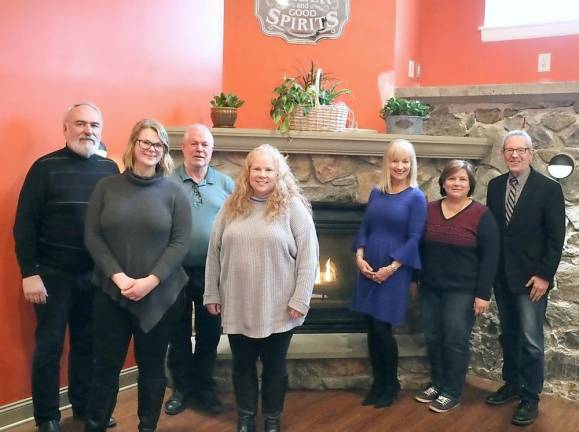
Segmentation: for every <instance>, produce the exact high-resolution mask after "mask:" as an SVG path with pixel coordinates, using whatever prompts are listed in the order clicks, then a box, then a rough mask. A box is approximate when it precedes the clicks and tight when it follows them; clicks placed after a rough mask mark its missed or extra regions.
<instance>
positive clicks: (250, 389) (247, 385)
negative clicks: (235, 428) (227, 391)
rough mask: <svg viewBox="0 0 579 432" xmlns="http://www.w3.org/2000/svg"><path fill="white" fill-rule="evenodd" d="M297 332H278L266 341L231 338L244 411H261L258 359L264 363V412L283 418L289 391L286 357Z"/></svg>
mask: <svg viewBox="0 0 579 432" xmlns="http://www.w3.org/2000/svg"><path fill="white" fill-rule="evenodd" d="M292 336H293V330H290V331H287V332H284V333H274V334H272V335H270V336H268V337H266V338H258V339H257V338H250V337H247V336H244V335H241V334H232V335H229V345H230V347H231V354H232V357H233V374H232V375H233V386H234V390H235V396H236V402H237V407H238V409H239V411H240V412H244V413H247V414H253V415H255V413H256V411H257V388H258V380H257V359H258V358H261V363H262V366H263V368H262V377H261V378H262V411H263V413H264V414H265V415H279V414H281V411H282V410H283V403H284V398H285V392H286V389H287V376H288V373H287V367H286V357H287V352H288V348H289V344H290V342H291V338H292Z"/></svg>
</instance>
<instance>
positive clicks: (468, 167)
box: [438, 159, 476, 196]
mask: <svg viewBox="0 0 579 432" xmlns="http://www.w3.org/2000/svg"><path fill="white" fill-rule="evenodd" d="M461 169H463V170H465V171H466V175H467V176H468V185H469V189H468V194H467V196H471V195H472V194H473V193H474V188H475V187H476V178H475V177H474V170H473V167H472V164H471V163H470V162H468V161H465V160H461V159H453V160H451V161H449V162H447V163H446V165H445V166H444V169H443V170H442V172H441V173H440V177H438V185H439V186H440V195H442V196H446V191H445V190H444V187H443V185H444V182H445V181H446V179H447V178H449V177H450V176H451V175H452V174H454V173H455V172H457V171H458V170H461Z"/></svg>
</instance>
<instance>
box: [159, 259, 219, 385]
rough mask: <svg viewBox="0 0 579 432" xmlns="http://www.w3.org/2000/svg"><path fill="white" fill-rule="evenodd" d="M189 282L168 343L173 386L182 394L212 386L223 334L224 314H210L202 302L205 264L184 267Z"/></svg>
mask: <svg viewBox="0 0 579 432" xmlns="http://www.w3.org/2000/svg"><path fill="white" fill-rule="evenodd" d="M185 271H186V272H187V274H188V276H189V282H188V283H187V285H185V287H184V289H183V292H184V302H183V303H182V307H181V311H180V312H179V317H178V318H177V319H176V320H175V324H174V326H173V331H172V332H171V340H170V347H169V355H168V358H167V365H168V367H169V371H170V372H171V377H172V378H173V386H174V387H175V389H176V390H178V391H180V392H181V393H183V394H191V393H192V392H193V391H194V390H197V391H203V390H209V389H213V388H214V387H215V381H214V379H213V370H214V369H215V360H216V358H217V345H218V344H219V338H220V337H221V316H220V315H211V314H210V313H209V312H208V311H207V309H206V308H205V307H204V306H203V294H204V292H205V267H185ZM193 305H194V306H195V323H194V324H195V352H194V353H193V352H192V349H193V348H192V344H191V327H192V325H193V322H192V315H193Z"/></svg>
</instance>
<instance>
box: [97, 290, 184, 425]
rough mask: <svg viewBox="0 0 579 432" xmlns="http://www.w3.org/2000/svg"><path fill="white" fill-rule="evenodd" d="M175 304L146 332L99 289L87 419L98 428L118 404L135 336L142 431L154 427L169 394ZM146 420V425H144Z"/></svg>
mask: <svg viewBox="0 0 579 432" xmlns="http://www.w3.org/2000/svg"><path fill="white" fill-rule="evenodd" d="M180 299H181V296H180V297H179V299H178V300H177V301H176V302H175V304H174V305H173V306H172V307H171V308H170V309H169V310H168V311H167V313H165V316H164V317H163V318H162V319H161V321H159V323H157V325H155V327H153V328H152V329H151V330H150V331H149V332H148V333H144V332H143V331H142V330H141V328H140V326H139V323H138V320H137V318H136V317H135V316H134V315H132V314H131V313H130V312H129V311H128V310H126V309H124V308H122V307H121V306H119V304H118V303H116V302H114V301H113V300H112V299H111V298H110V297H109V296H108V295H106V294H104V293H103V292H102V291H100V290H98V291H97V292H96V294H95V299H94V334H95V344H94V353H95V355H94V377H93V381H92V383H91V389H90V395H89V404H88V408H87V419H89V421H91V422H92V424H93V425H94V430H102V428H103V426H104V425H106V422H107V421H108V419H109V417H110V415H111V414H112V411H113V409H114V406H115V403H116V396H117V393H118V389H119V373H120V371H121V368H122V366H123V363H124V361H125V357H126V355H127V350H128V348H129V342H130V340H131V336H133V338H134V353H135V359H136V361H137V366H138V367H139V378H138V386H139V387H138V393H139V401H138V414H139V419H140V424H141V425H140V426H139V430H141V429H142V426H143V425H144V426H146V427H145V428H144V429H147V430H148V429H154V427H156V424H157V420H158V417H159V413H160V410H161V404H162V402H163V396H164V393H165V384H166V378H165V369H164V363H165V355H166V354H167V345H168V343H169V335H170V332H171V329H172V325H173V320H174V317H175V313H176V311H177V304H178V302H179V301H180ZM144 423H146V424H144Z"/></svg>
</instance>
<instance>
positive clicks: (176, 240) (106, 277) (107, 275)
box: [85, 171, 191, 332]
mask: <svg viewBox="0 0 579 432" xmlns="http://www.w3.org/2000/svg"><path fill="white" fill-rule="evenodd" d="M190 236H191V209H190V206H189V201H188V198H187V196H186V195H185V192H184V191H183V190H182V188H181V187H180V186H179V185H178V184H176V183H174V182H172V181H170V180H169V179H168V178H166V177H162V176H160V175H157V176H155V177H152V178H141V177H138V176H135V175H134V174H132V173H130V172H129V171H125V172H124V173H123V174H120V175H116V176H112V177H108V178H105V179H103V180H102V181H100V182H99V183H98V184H97V186H96V188H95V190H94V193H93V194H92V197H91V199H90V202H89V206H88V212H87V216H86V226H85V241H86V246H87V248H88V250H89V252H90V254H91V256H92V258H93V260H94V262H95V274H94V277H93V282H94V283H95V284H96V285H98V286H100V287H101V288H102V289H103V291H104V292H105V293H106V294H108V295H109V296H110V297H111V298H112V299H113V300H115V301H117V302H118V303H119V304H120V305H121V306H122V307H124V308H127V309H128V310H129V311H130V312H131V313H133V314H134V315H135V316H136V317H137V318H138V319H139V324H140V326H141V328H142V329H143V331H144V332H148V331H149V330H151V329H152V328H153V327H154V326H155V325H156V324H157V323H158V322H159V321H160V320H161V318H162V317H163V315H164V314H165V312H166V311H167V310H168V309H169V308H170V307H171V305H172V304H173V303H174V302H175V300H176V299H177V296H178V295H179V292H180V291H181V289H182V288H183V285H185V283H186V282H187V276H186V274H185V272H184V271H183V269H182V267H181V262H182V261H183V257H184V256H185V253H186V252H187V250H188V248H189V239H190ZM120 272H124V273H125V274H126V275H127V276H129V277H132V278H142V277H146V276H149V275H150V274H154V275H155V276H157V277H158V278H159V279H160V280H161V283H160V284H159V285H157V287H155V288H154V289H153V290H152V291H151V292H150V293H149V294H148V295H147V296H145V297H144V298H142V299H141V300H140V301H137V302H133V301H131V300H129V299H127V298H125V297H123V296H122V295H121V293H120V289H119V288H118V287H117V285H115V283H114V282H113V281H112V280H111V276H112V275H113V274H115V273H120Z"/></svg>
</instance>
